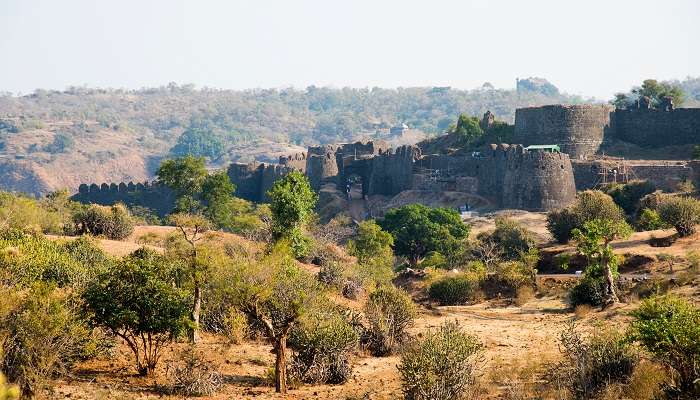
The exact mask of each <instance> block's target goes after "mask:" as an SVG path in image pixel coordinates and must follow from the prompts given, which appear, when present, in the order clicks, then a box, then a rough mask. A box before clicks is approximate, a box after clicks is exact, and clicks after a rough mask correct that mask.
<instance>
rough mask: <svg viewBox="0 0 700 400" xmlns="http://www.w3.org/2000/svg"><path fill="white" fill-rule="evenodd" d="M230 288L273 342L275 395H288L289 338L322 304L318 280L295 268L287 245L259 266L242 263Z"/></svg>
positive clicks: (240, 306) (241, 308)
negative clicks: (307, 314)
mask: <svg viewBox="0 0 700 400" xmlns="http://www.w3.org/2000/svg"><path fill="white" fill-rule="evenodd" d="M235 275H236V278H235V279H234V280H235V283H234V284H233V285H232V286H231V287H230V290H231V295H232V298H233V299H234V303H235V306H236V308H237V309H238V310H239V311H241V312H243V313H245V314H246V315H247V316H248V317H249V318H251V319H252V320H254V321H256V322H257V323H259V324H260V326H262V327H263V329H264V330H265V334H266V335H267V336H268V337H269V338H270V339H271V340H272V342H273V350H274V352H275V354H276V357H275V391H277V392H278V393H287V338H288V337H289V333H290V331H291V329H292V328H293V327H294V326H295V325H296V324H297V323H298V322H299V321H300V319H301V318H302V317H303V316H304V315H306V313H307V312H309V310H311V309H313V308H314V305H315V304H317V302H318V301H320V300H321V296H322V292H321V288H320V287H319V283H318V282H317V281H316V279H315V278H314V277H313V276H312V275H310V274H309V273H307V272H306V271H303V270H302V269H301V268H300V267H298V266H297V265H296V263H295V262H294V260H293V259H292V257H291V256H290V251H289V249H288V248H286V244H285V243H284V242H282V243H279V244H277V245H276V246H275V248H274V249H273V251H272V253H271V254H270V255H268V256H267V257H266V258H265V259H263V260H262V261H260V262H258V263H241V264H240V265H239V266H237V269H236V271H235Z"/></svg>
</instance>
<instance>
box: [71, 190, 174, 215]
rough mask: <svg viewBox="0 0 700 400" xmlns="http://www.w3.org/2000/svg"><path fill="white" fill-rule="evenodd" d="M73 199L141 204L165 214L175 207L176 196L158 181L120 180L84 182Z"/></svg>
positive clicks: (91, 201)
mask: <svg viewBox="0 0 700 400" xmlns="http://www.w3.org/2000/svg"><path fill="white" fill-rule="evenodd" d="M71 199H72V200H75V201H78V202H80V203H83V204H91V203H95V204H103V205H113V204H116V203H124V204H126V205H127V206H141V207H146V208H150V209H152V210H154V211H155V212H156V213H157V214H158V215H159V216H161V217H162V216H165V215H166V214H168V213H169V212H170V211H171V210H172V209H173V208H174V207H175V196H174V193H173V192H172V190H171V189H170V188H168V187H167V186H164V185H161V184H159V183H158V182H155V181H154V182H148V181H146V182H143V183H141V182H138V183H134V182H128V183H125V182H120V183H118V184H117V183H110V184H107V183H102V184H100V185H98V184H96V183H92V184H90V185H88V184H86V183H83V184H81V185H80V186H79V187H78V193H76V194H75V195H73V196H72V197H71Z"/></svg>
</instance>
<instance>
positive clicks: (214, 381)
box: [166, 347, 223, 397]
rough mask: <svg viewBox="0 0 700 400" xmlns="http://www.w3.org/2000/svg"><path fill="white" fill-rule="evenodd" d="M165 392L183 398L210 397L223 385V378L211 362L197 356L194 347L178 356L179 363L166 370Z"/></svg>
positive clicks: (171, 364)
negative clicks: (166, 384) (166, 382)
mask: <svg viewBox="0 0 700 400" xmlns="http://www.w3.org/2000/svg"><path fill="white" fill-rule="evenodd" d="M166 376H167V378H168V382H169V383H168V387H167V392H168V393H172V394H178V395H181V396H185V397H193V396H197V397H198V396H211V395H212V394H214V393H216V392H217V391H218V390H219V389H220V388H221V386H222V385H223V376H222V375H221V373H220V372H219V371H217V370H216V368H214V366H213V365H212V364H211V362H208V361H206V360H205V359H204V358H202V357H201V356H200V355H199V354H197V352H196V350H195V348H194V347H188V348H186V349H185V350H184V351H183V352H182V353H181V354H180V360H179V362H173V363H170V364H169V365H168V367H167V368H166Z"/></svg>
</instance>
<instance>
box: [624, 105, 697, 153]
mask: <svg viewBox="0 0 700 400" xmlns="http://www.w3.org/2000/svg"><path fill="white" fill-rule="evenodd" d="M611 122H612V130H611V137H612V138H615V139H618V140H622V141H625V142H629V143H634V144H637V145H640V146H643V147H658V146H671V145H684V144H700V108H676V109H673V110H669V111H666V110H659V109H631V110H616V111H615V112H614V114H613V117H612V121H611Z"/></svg>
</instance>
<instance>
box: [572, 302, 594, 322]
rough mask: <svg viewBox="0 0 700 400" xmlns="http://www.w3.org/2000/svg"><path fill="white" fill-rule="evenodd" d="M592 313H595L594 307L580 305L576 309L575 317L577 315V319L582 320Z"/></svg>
mask: <svg viewBox="0 0 700 400" xmlns="http://www.w3.org/2000/svg"><path fill="white" fill-rule="evenodd" d="M591 311H593V307H591V306H590V305H589V304H579V305H577V306H576V308H574V315H576V318H578V319H581V318H584V317H585V316H586V315H588V314H590V313H591Z"/></svg>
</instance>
